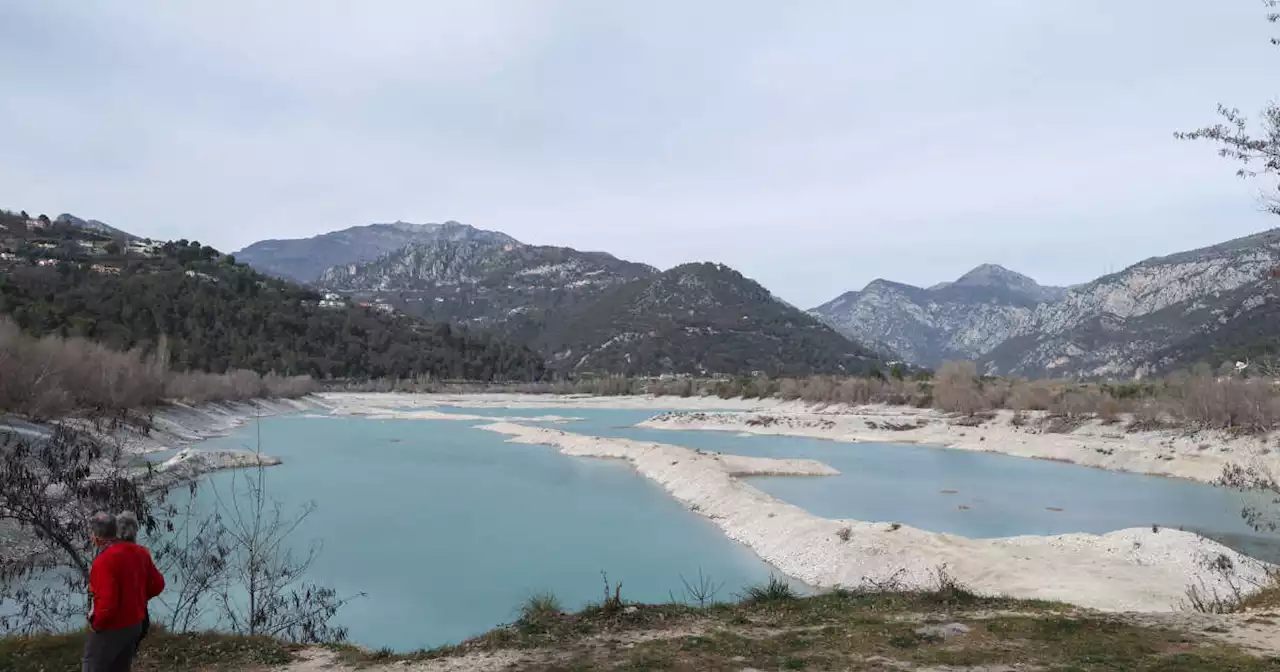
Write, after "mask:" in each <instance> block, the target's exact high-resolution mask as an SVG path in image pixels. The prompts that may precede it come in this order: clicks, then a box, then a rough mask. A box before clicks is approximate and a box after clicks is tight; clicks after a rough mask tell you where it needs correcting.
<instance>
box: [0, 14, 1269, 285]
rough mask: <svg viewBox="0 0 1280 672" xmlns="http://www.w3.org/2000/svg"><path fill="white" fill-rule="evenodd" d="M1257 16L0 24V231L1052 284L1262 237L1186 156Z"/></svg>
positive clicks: (1257, 33)
mask: <svg viewBox="0 0 1280 672" xmlns="http://www.w3.org/2000/svg"><path fill="white" fill-rule="evenodd" d="M1264 15H1265V10H1264V8H1263V7H1262V2H1261V0H1068V1H1065V2H1045V1H1041V0H977V1H976V2H966V3H959V2H944V1H943V0H931V1H928V2H925V1H923V0H893V1H891V2H890V1H882V2H855V1H853V0H832V1H819V0H805V1H804V2H777V1H775V0H769V1H764V0H760V1H757V0H751V1H746V0H722V1H721V0H717V1H711V0H698V1H696V2H690V1H688V0H680V1H675V0H670V1H668V0H634V1H622V0H617V1H613V0H611V1H608V2H605V1H600V0H578V1H574V2H568V1H566V2H555V1H551V0H545V1H540V0H510V1H505V2H504V1H496V0H495V1H491V2H490V1H485V0H457V1H451V2H444V1H441V0H396V1H374V0H370V1H368V2H354V1H350V2H326V1H323V0H297V1H294V0H287V1H286V0H271V1H270V2H265V1H255V2H243V1H231V0H218V1H217V2H214V1H212V0H209V1H201V2H196V1H195V0H184V1H182V2H174V1H173V0H104V1H102V2H84V1H83V0H0V206H4V207H9V208H12V209H27V210H29V211H31V212H33V213H37V212H47V213H49V214H50V215H53V214H57V213H59V212H64V211H65V212H72V213H75V214H77V215H79V216H82V217H86V218H96V219H101V220H103V221H106V222H108V223H110V224H113V225H115V226H118V227H121V228H124V229H126V230H129V231H131V232H134V233H137V234H139V235H144V236H151V237H156V238H182V237H185V238H190V239H198V240H200V241H201V242H205V243H209V244H212V245H214V246H216V247H219V248H221V249H225V250H234V249H238V248H240V247H243V246H244V245H247V244H248V243H251V242H253V241H255V240H259V239H262V238H290V237H301V236H308V235H313V234H316V233H321V232H324V231H329V230H333V229H339V228H345V227H348V226H352V225H356V224H367V223H371V222H380V221H394V220H397V219H400V220H406V221H414V222H438V221H444V220H449V219H454V220H458V221H461V222H465V223H468V224H472V225H475V226H478V227H481V228H486V229H496V230H500V231H504V232H506V233H508V234H511V235H513V236H515V237H517V238H519V239H521V240H524V241H526V242H530V243H539V244H555V245H566V246H571V247H576V248H579V249H597V250H605V251H608V252H612V253H614V254H616V255H618V256H620V257H624V258H627V259H632V260H636V261H644V262H647V263H650V264H653V265H656V266H661V267H668V266H671V265H675V264H677V263H680V262H684V261H695V260H713V261H721V262H724V263H727V264H729V265H731V266H734V267H735V268H738V269H739V270H741V271H742V272H743V273H745V274H746V275H748V276H750V277H753V278H755V279H757V280H759V281H761V282H762V283H764V284H765V285H766V286H767V287H769V288H770V289H772V290H774V292H775V293H777V294H778V295H779V296H780V297H782V298H784V299H787V300H789V301H791V302H793V303H796V304H799V305H801V306H802V307H810V306H812V305H815V304H817V303H820V302H823V301H825V300H827V299H829V298H831V297H833V296H835V295H836V294H838V293H840V292H842V291H845V290H848V289H857V288H861V287H862V286H863V285H864V284H866V283H867V282H868V281H870V280H872V279H874V278H876V277H885V278H889V279H893V280H899V281H904V282H912V283H916V284H922V285H928V284H933V283H935V282H938V281H941V280H946V279H952V278H954V277H956V276H958V275H959V274H961V273H963V272H964V271H966V270H968V269H969V268H971V267H973V266H976V265H978V264H980V263H983V262H993V263H999V264H1003V265H1005V266H1008V267H1010V268H1012V269H1014V270H1017V271H1020V272H1023V273H1026V274H1028V275H1031V276H1032V277H1035V278H1036V279H1037V280H1040V281H1041V282H1044V283H1055V284H1067V283H1075V282H1080V281H1084V280H1088V279H1091V278H1092V277H1095V276H1097V275H1100V274H1103V273H1105V272H1108V271H1112V270H1118V269H1119V268H1122V267H1124V266H1126V265H1128V264H1130V263H1133V262H1135V261H1138V260H1140V259H1142V258H1144V257H1147V256H1152V255H1156V254H1163V253H1168V252H1173V251H1177V250H1182V249H1187V248H1191V247H1196V246H1200V245H1205V244H1210V243H1214V242H1218V241H1221V240H1225V239H1227V238H1231V237H1234V236H1238V235H1244V234H1248V233H1252V232H1255V231H1258V230H1262V229H1265V228H1268V227H1271V226H1275V225H1280V221H1276V220H1275V218H1274V217H1273V216H1268V215H1265V214H1263V213H1262V212H1261V210H1260V206H1259V202H1258V198H1257V194H1258V190H1259V188H1260V187H1261V186H1262V185H1260V184H1256V183H1254V184H1251V183H1249V182H1246V181H1243V180H1239V179H1237V178H1235V177H1233V171H1234V169H1235V166H1233V165H1231V164H1229V163H1228V162H1226V161H1224V160H1222V159H1219V158H1217V157H1216V156H1215V154H1214V148H1213V147H1211V146H1209V145H1206V144H1195V143H1185V142H1177V141H1175V140H1174V139H1173V137H1172V134H1173V132H1174V131H1175V130H1183V129H1190V128H1194V127H1196V126H1199V125H1203V124H1205V123H1209V122H1213V121H1214V120H1215V116H1214V107H1215V105H1216V104H1217V103H1219V102H1224V103H1228V104H1231V105H1235V106H1239V107H1241V108H1242V109H1243V110H1245V111H1246V112H1249V113H1251V114H1256V112H1257V111H1258V110H1259V109H1261V107H1262V106H1263V104H1264V103H1266V102H1267V101H1268V100H1269V98H1270V96H1272V95H1276V94H1280V91H1277V90H1276V86H1275V85H1276V82H1277V79H1276V72H1277V67H1276V66H1277V65H1278V64H1280V60H1278V59H1280V51H1277V50H1276V49H1274V48H1272V47H1270V46H1269V45H1268V44H1267V37H1268V36H1269V34H1270V32H1271V31H1270V29H1269V28H1270V27H1269V26H1268V24H1267V23H1266V21H1265V19H1264Z"/></svg>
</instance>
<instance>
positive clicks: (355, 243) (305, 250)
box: [234, 221, 515, 283]
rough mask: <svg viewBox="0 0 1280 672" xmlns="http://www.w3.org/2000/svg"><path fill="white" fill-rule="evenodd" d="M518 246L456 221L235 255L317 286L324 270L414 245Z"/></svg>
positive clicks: (353, 231) (264, 246) (336, 234)
mask: <svg viewBox="0 0 1280 672" xmlns="http://www.w3.org/2000/svg"><path fill="white" fill-rule="evenodd" d="M467 240H474V241H485V242H494V243H499V244H502V243H508V242H515V239H513V238H511V237H510V236H508V235H506V234H503V233H498V232H496V231H485V230H482V229H477V228H475V227H472V226H467V225H466V224H459V223H458V222H453V221H450V222H445V223H444V224H411V223H408V222H393V223H390V224H369V225H367V226H353V227H351V228H348V229H342V230H341V231H331V232H329V233H325V234H321V235H318V236H312V237H310V238H293V239H287V240H262V241H258V242H256V243H254V244H252V245H250V246H248V247H246V248H244V249H243V250H240V251H238V252H236V253H235V254H234V256H235V257H236V260H237V261H240V262H242V263H247V264H249V265H250V266H252V267H254V268H255V269H257V270H259V271H261V272H263V273H266V274H268V275H274V276H276V277H279V278H285V279H287V280H293V281H295V282H302V283H309V282H314V281H315V280H316V279H318V278H319V277H320V274H321V273H323V272H324V271H325V269H327V268H330V267H333V266H339V265H343V264H353V263H359V262H362V261H369V260H372V259H377V258H378V257H380V256H382V255H384V254H387V253H389V252H393V251H395V250H398V249H400V248H402V247H404V246H406V245H412V244H415V243H431V242H434V241H467Z"/></svg>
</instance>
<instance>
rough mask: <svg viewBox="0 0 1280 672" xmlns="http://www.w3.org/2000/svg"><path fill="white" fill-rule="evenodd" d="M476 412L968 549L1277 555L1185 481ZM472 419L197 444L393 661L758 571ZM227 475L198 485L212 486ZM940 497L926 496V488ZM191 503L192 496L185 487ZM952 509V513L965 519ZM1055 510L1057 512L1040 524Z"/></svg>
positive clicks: (279, 425) (654, 496)
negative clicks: (782, 472)
mask: <svg viewBox="0 0 1280 672" xmlns="http://www.w3.org/2000/svg"><path fill="white" fill-rule="evenodd" d="M440 410H443V411H457V412H466V413H473V414H477V415H486V416H502V417H532V416H537V415H543V414H547V413H554V414H558V415H569V416H575V417H581V418H583V420H582V421H581V422H571V423H566V424H561V425H555V426H557V427H559V428H561V429H565V430H567V431H574V432H580V433H583V434H591V435H597V436H610V437H622V438H631V439H640V440H650V441H660V442H663V443H672V444H677V445H683V446H687V447H689V448H699V449H702V450H714V451H722V452H729V453H735V454H740V455H754V456H763V457H808V458H813V459H817V460H820V461H823V462H825V463H827V464H830V465H832V466H833V467H835V468H837V469H839V470H840V471H841V472H842V474H841V475H840V476H835V477H819V478H815V477H762V478H752V479H749V480H750V481H751V483H752V484H753V485H755V486H756V487H759V488H761V489H762V490H765V491H766V492H769V493H771V494H773V495H775V496H777V497H779V498H781V499H784V500H786V501H789V502H791V503H793V504H796V505H798V506H801V507H804V508H806V509H808V510H810V511H812V512H813V513H815V514H818V515H821V516H826V517H835V518H853V519H859V520H872V521H896V522H901V523H903V524H907V525H912V526H916V527H920V528H923V529H928V530H935V531H942V532H952V533H957V534H963V535H965V536H971V537H1000V536H1011V535H1018V534H1058V533H1064V532H1095V533H1103V532H1109V531H1112V530H1117V529H1122V528H1126V527H1134V526H1145V525H1151V524H1152V523H1158V524H1160V525H1163V526H1168V527H1185V528H1186V529H1194V530H1196V531H1198V532H1201V533H1203V534H1207V535H1209V536H1213V537H1215V538H1219V539H1221V540H1223V541H1225V542H1227V543H1229V544H1230V545H1232V546H1235V547H1238V548H1241V549H1242V550H1245V551H1246V552H1251V553H1252V554H1254V555H1257V556H1259V557H1269V558H1272V559H1280V551H1278V549H1280V545H1277V544H1276V540H1275V539H1273V538H1268V537H1262V536H1259V535H1256V534H1254V533H1252V532H1251V531H1250V530H1249V528H1248V527H1247V526H1245V525H1244V523H1243V522H1242V521H1241V520H1240V518H1239V509H1240V506H1241V500H1240V498H1239V496H1238V495H1235V494H1233V493H1231V492H1229V491H1224V490H1220V489H1217V488H1213V487H1210V486H1206V485H1201V484H1197V483H1192V482H1187V481H1179V480H1172V479H1163V478H1157V477H1149V476H1140V475H1136V474H1123V473H1115V472H1107V471H1102V470H1097V469H1089V468H1085V467H1077V466H1074V465H1068V464H1062V463H1058V462H1049V461H1041V460H1028V459H1022V458H1013V457H1008V456H1003V455H997V454H989V453H972V452H966V451H953V450H946V449H939V448H929V447H920V446H902V445H878V444H842V443H835V442H828V441H820V440H815V439H800V438H790V437H740V436H737V435H735V434H731V433H722V432H697V431H664V430H646V429H637V428H634V427H632V426H631V425H634V424H635V423H636V422H639V421H641V420H644V419H647V418H648V417H650V416H652V415H653V412H651V411H622V410H599V409H591V410H583V409H570V410H565V409H534V410H530V409H521V410H511V411H508V410H501V409H465V410H464V409H447V408H446V409H440ZM476 424H483V423H480V422H455V421H408V420H370V419H366V418H358V417H353V418H306V417H302V416H287V417H277V418H269V419H265V420H262V421H261V423H260V424H259V425H258V426H257V427H254V426H249V427H245V428H242V429H241V430H240V431H238V432H237V433H236V434H234V435H231V436H228V437H222V438H219V439H215V440H212V441H209V442H206V443H205V444H203V445H204V446H208V447H248V448H253V447H254V446H255V445H256V442H257V439H256V436H257V432H258V431H260V432H261V447H262V450H263V452H265V453H267V454H270V455H276V456H279V457H280V458H282V459H283V460H284V462H285V464H284V465H282V466H281V467H277V468H272V469H269V470H268V471H267V475H268V476H267V478H268V485H269V488H270V489H271V494H272V496H274V497H277V498H279V499H281V500H282V501H283V502H284V503H285V504H286V505H288V506H299V505H301V504H303V503H305V502H307V501H314V502H315V503H316V504H317V505H318V509H317V510H316V511H315V513H314V514H312V516H311V517H310V518H309V519H308V520H307V522H306V523H305V524H304V525H303V526H302V527H301V528H299V530H298V531H297V533H296V535H295V537H294V539H295V540H296V541H297V542H298V544H299V546H305V545H306V544H307V543H308V542H309V541H310V540H311V539H314V538H319V539H323V541H324V543H325V546H324V550H323V554H322V555H321V556H320V558H319V560H318V561H317V562H316V564H315V565H314V566H313V568H312V571H311V572H310V574H309V578H310V579H311V580H313V581H315V582H317V583H321V584H326V585H331V586H333V587H336V588H337V589H338V590H339V592H340V593H342V594H355V593H360V592H363V593H366V594H367V597H364V598H362V599H358V600H355V601H354V602H352V603H351V604H350V605H348V606H347V607H345V608H344V609H343V611H342V612H341V613H340V615H339V618H338V620H339V621H340V622H341V623H342V624H344V625H347V626H348V627H349V628H350V630H351V639H352V641H354V642H356V643H359V644H362V645H365V646H370V647H383V646H388V647H391V648H394V649H398V650H408V649H415V648H420V647H430V646H435V645H439V644H443V643H449V642H456V641H459V640H461V639H463V638H465V637H467V636H470V635H474V634H478V633H481V632H484V631H486V630H488V629H490V628H492V627H493V626H495V625H498V624H500V623H504V622H510V621H511V620H513V619H514V618H515V617H516V610H517V608H518V605H519V603H520V602H521V601H522V600H523V599H525V598H526V597H528V596H529V595H531V594H533V593H536V592H539V591H543V590H550V591H552V592H554V593H555V594H556V595H557V596H558V597H559V598H560V600H561V601H562V602H563V603H564V605H565V606H566V607H567V608H577V607H580V606H582V605H584V604H585V603H587V602H588V601H592V600H599V599H600V596H601V593H602V592H603V583H602V579H601V576H600V572H601V571H602V570H603V571H605V572H607V573H608V576H609V579H610V580H611V581H614V582H616V581H621V582H622V584H623V589H622V592H623V595H624V597H627V598H629V599H632V600H638V601H645V602H661V601H666V600H668V599H670V596H671V594H672V592H673V591H674V592H675V593H676V595H677V596H678V595H679V594H680V586H681V583H680V580H681V576H682V575H683V576H684V577H693V576H696V575H697V574H698V572H699V571H702V572H703V573H704V574H708V575H711V576H713V577H714V578H715V580H716V582H717V583H719V582H722V581H723V582H724V584H725V587H724V588H723V590H722V591H721V593H720V597H721V598H724V599H729V598H731V597H732V596H733V593H735V592H737V591H738V590H739V589H740V588H741V587H742V586H744V585H747V584H750V583H757V582H760V581H762V580H764V579H766V578H767V577H768V576H769V574H770V571H771V568H770V567H769V566H768V565H767V564H765V563H764V562H762V561H761V560H759V559H758V558H757V557H756V556H755V555H754V554H753V553H752V552H751V551H750V550H749V549H747V548H746V547H744V546H741V545H739V544H737V543H735V542H732V541H730V540H728V539H727V538H725V537H724V536H723V535H722V534H721V533H720V531H719V530H718V529H717V528H716V527H715V526H714V525H713V524H712V523H711V522H710V521H708V520H706V519H704V518H702V517H701V516H698V515H697V514H696V513H693V512H690V511H687V510H685V509H684V508H683V507H682V506H681V505H680V504H679V503H677V502H676V501H675V500H674V499H672V498H671V497H670V496H668V495H667V494H666V493H665V491H663V490H662V489H661V488H660V487H659V486H657V485H656V484H654V483H652V482H651V481H649V480H648V479H646V478H643V477H641V476H638V475H637V474H635V473H634V472H633V471H632V470H631V468H630V467H629V465H627V464H626V463H624V462H621V461H614V460H598V459H588V458H573V457H567V456H564V455H560V454H559V453H557V452H556V451H555V450H554V449H552V448H547V447H542V446H528V445H515V444H508V443H505V442H504V440H505V437H503V436H501V435H498V434H494V433H491V432H486V431H481V430H477V429H474V428H473V425H476ZM231 478H232V474H230V473H219V474H215V475H213V476H212V477H210V479H209V480H210V481H211V484H212V485H214V486H217V487H221V488H224V489H225V488H226V487H227V484H228V483H229V481H230V479H231ZM944 490H948V491H955V493H954V494H944V493H943V492H942V491H944ZM204 492H205V494H202V495H200V496H201V497H204V496H207V493H208V488H206V489H205V491H204ZM961 506H965V507H969V508H967V509H962V508H960V507H961ZM1050 507H1051V508H1053V509H1061V511H1051V510H1049V509H1050Z"/></svg>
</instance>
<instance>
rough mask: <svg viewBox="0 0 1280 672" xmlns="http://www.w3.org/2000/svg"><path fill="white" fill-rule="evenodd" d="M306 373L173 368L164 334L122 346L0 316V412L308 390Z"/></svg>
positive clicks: (49, 413)
mask: <svg viewBox="0 0 1280 672" xmlns="http://www.w3.org/2000/svg"><path fill="white" fill-rule="evenodd" d="M313 386H314V382H313V381H312V380H311V379H310V378H309V377H306V376H302V377H284V376H277V375H274V374H268V375H266V376H259V375H258V374H257V373H254V372H252V371H231V372H228V373H225V374H211V373H198V372H176V371H172V370H170V368H169V365H168V361H167V355H166V352H165V346H164V342H163V339H162V341H161V344H160V345H159V347H157V348H156V349H155V350H154V351H153V352H150V353H144V352H142V351H141V350H131V351H128V352H122V351H119V350H112V349H111V348H108V347H106V346H103V345H100V344H98V343H94V342H92V341H89V340H87V339H83V338H62V337H58V336H45V337H44V338H39V339H37V338H32V337H30V336H27V335H25V334H23V333H22V331H21V330H20V329H19V328H18V327H17V325H15V324H14V323H13V322H12V321H10V320H9V319H7V318H0V413H12V414H16V415H20V416H24V417H28V418H32V419H35V420H52V419H57V418H63V417H67V416H69V415H73V414H76V413H83V414H89V415H103V414H106V415H111V414H118V413H122V412H126V411H133V410H139V409H147V408H151V407H155V406H157V405H159V404H161V403H163V402H164V401H165V400H168V399H175V400H178V401H182V402H184V403H192V404H201V403H208V402H212V401H239V400H247V399H253V398H257V397H299V396H303V395H306V394H309V393H310V392H312V391H313Z"/></svg>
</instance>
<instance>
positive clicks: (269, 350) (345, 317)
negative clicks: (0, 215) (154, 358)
mask: <svg viewBox="0 0 1280 672" xmlns="http://www.w3.org/2000/svg"><path fill="white" fill-rule="evenodd" d="M7 221H9V222H12V221H13V220H12V219H9V220H7ZM4 234H5V232H4V231H0V251H3V252H4V255H5V258H4V259H3V260H0V314H7V315H11V316H12V318H13V320H14V321H15V322H16V323H17V324H18V325H19V326H20V327H22V329H23V330H25V331H27V332H28V333H31V334H33V335H44V334H57V335H62V336H84V337H87V338H90V339H93V340H96V341H99V342H102V343H104V344H106V345H109V346H111V347H114V348H120V349H128V348H133V347H139V346H140V347H143V348H144V349H146V348H151V347H153V346H154V345H155V344H156V343H158V342H159V340H160V338H161V336H164V337H166V339H167V346H168V350H169V353H170V358H171V363H172V364H173V366H175V367H176V368H180V369H199V370H205V371H213V372H221V371H225V370H228V369H237V368H244V369H252V370H255V371H259V372H267V371H275V372H277V373H281V374H310V375H312V376H315V377H317V378H328V377H335V378H348V377H361V378H362V377H382V376H388V377H408V376H417V375H424V374H430V375H434V376H440V377H448V378H467V379H480V380H489V379H530V378H538V377H541V376H542V374H543V362H542V360H541V358H540V357H539V356H537V355H536V354H534V353H533V352H531V351H530V350H528V349H527V348H523V347H518V346H512V345H509V344H507V343H505V342H502V341H500V340H497V339H495V338H492V337H490V336H488V335H484V334H478V333H471V332H468V331H466V330H462V329H459V328H456V327H452V326H449V325H443V324H442V325H429V324H426V323H424V322H421V321H419V320H416V319H413V318H409V317H406V316H402V315H398V314H393V313H386V312H381V311H378V310H375V309H373V308H370V307H366V306H359V305H352V304H350V303H348V302H345V301H336V302H335V301H322V297H321V296H320V295H319V294H317V293H316V292H314V291H312V290H309V289H306V288H303V287H301V286H299V285H296V284H294V283H291V282H288V281H284V280H277V279H274V278H269V277H267V276H264V275H262V274H259V273H257V272H255V271H253V270H252V269H250V268H248V267H247V266H244V265H239V264H236V263H235V260H234V258H232V257H229V256H225V255H222V254H220V253H219V252H218V251H217V250H214V249H213V248H211V247H208V246H201V245H200V244H199V243H193V242H188V241H178V242H171V243H165V244H162V245H156V246H154V248H151V249H150V251H149V252H147V253H143V254H139V255H131V254H127V253H118V252H117V250H119V246H118V245H115V246H112V243H107V244H106V245H104V246H103V247H104V248H105V247H108V246H111V247H110V251H108V250H106V249H99V250H93V249H92V248H88V247H86V246H80V245H64V244H61V242H58V243H49V242H43V243H41V242H39V241H36V240H35V239H34V238H32V237H31V236H30V235H24V236H17V235H15V234H14V233H13V231H12V230H9V232H8V234H7V237H6V236H5V235H4ZM40 236H41V238H40V240H42V241H48V240H49V239H51V238H52V239H54V240H59V238H58V237H59V236H63V237H66V236H69V237H71V238H76V237H78V236H80V234H78V233H76V232H68V231H66V230H62V231H59V230H57V229H56V227H51V228H50V229H49V230H47V231H42V232H41V234H40ZM33 241H35V242H33ZM62 242H65V241H62ZM40 245H44V246H40ZM48 245H52V247H48ZM85 249H89V250H90V251H88V252H84V251H83V250H85Z"/></svg>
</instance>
